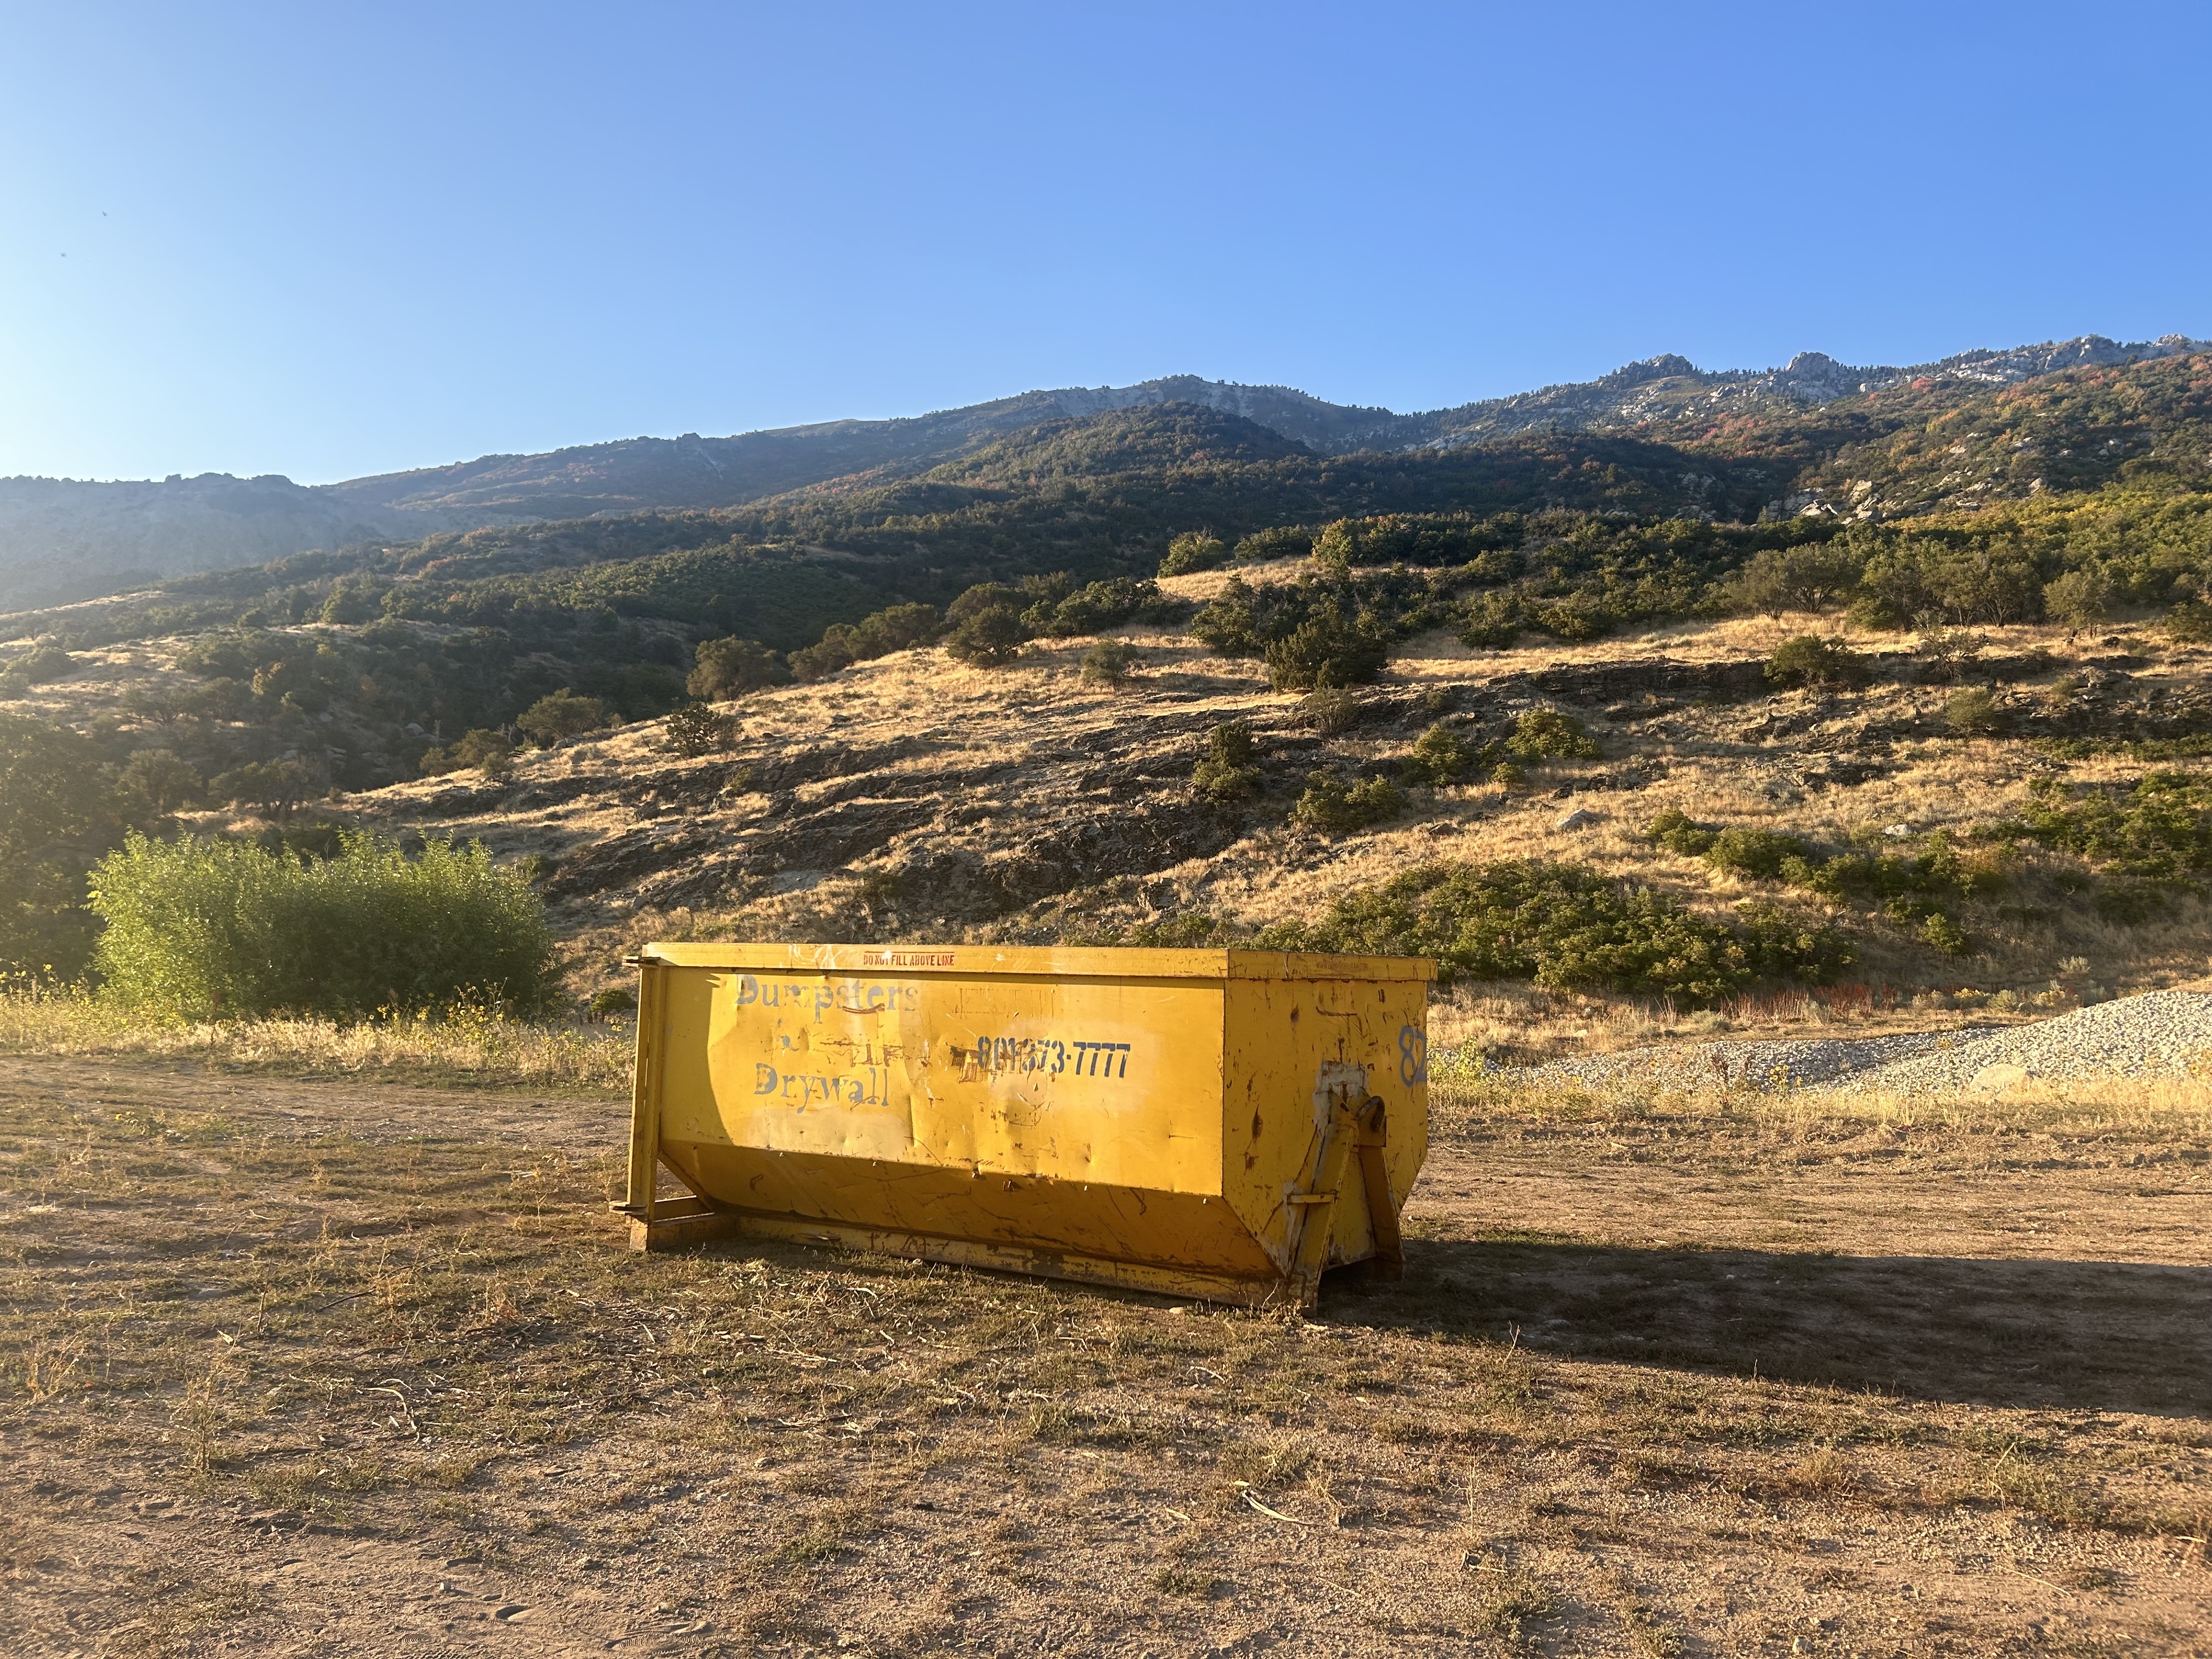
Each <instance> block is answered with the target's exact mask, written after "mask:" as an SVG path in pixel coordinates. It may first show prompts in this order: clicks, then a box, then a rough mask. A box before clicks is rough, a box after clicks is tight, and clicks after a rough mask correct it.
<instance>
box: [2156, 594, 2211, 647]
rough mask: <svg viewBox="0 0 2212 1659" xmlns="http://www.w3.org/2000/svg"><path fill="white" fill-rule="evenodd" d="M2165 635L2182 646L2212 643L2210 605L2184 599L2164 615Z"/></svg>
mask: <svg viewBox="0 0 2212 1659" xmlns="http://www.w3.org/2000/svg"><path fill="white" fill-rule="evenodd" d="M2166 637H2167V638H2168V639H2171V640H2174V641H2178V642H2179V643H2180V644H2183V645H2204V644H2208V643H2212V605H2207V604H2205V603H2204V601H2203V600H2202V599H2184V600H2183V601H2182V602H2181V603H2180V604H2179V605H2176V606H2174V607H2173V609H2172V610H2171V611H2167V612H2166Z"/></svg>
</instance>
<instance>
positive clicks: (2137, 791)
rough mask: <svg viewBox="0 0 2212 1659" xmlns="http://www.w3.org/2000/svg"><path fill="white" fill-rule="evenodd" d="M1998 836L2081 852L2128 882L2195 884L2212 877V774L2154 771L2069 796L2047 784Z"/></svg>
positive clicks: (2004, 826) (2058, 788)
mask: <svg viewBox="0 0 2212 1659" xmlns="http://www.w3.org/2000/svg"><path fill="white" fill-rule="evenodd" d="M2031 799H2032V804H2031V805H2030V806H2029V808H2028V810H2027V811H2026V812H2024V813H2023V814H2021V817H2019V818H2017V819H2015V820H2014V821H2012V822H2010V823H2002V824H1999V825H1998V826H1997V829H1996V834H1998V835H2000V836H2007V837H2011V836H2024V837H2027V838H2028V839H2030V840H2033V841H2038V842H2041V843H2042V844H2043V845H2045V847H2050V848H2056V849H2057V850H2059V851H2061V852H2067V853H2072V854H2076V855H2078V856H2080V857H2081V858H2084V859H2087V860H2088V861H2089V862H2090V863H2091V864H2093V865H2095V866H2099V868H2100V870H2102V871H2104V872H2106V873H2108V874H2109V875H2111V876H2112V877H2114V878H2120V879H2125V880H2133V881H2149V882H2162V883H2166V884H2175V885H2188V884H2190V878H2193V877H2197V876H2201V875H2203V874H2206V873H2207V872H2212V776H2207V775H2204V774H2202V773H2179V772H2154V773H2152V774H2150V775H2148V776H2147V777H2145V778H2143V779H2142V780H2141V781H2138V782H2136V783H2135V784H2133V785H2124V786H2121V787H2117V788H2096V787H2091V788H2087V789H2084V790H2081V791H2080V792H2078V793H2073V794H2070V795H2069V793H2067V792H2065V791H2063V790H2062V789H2061V788H2060V787H2059V786H2057V784H2055V783H2051V782H2049V781H2044V782H2040V783H2039V784H2038V785H2037V786H2035V788H2034V792H2033V796H2032V798H2031Z"/></svg>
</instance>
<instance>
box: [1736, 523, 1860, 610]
mask: <svg viewBox="0 0 2212 1659" xmlns="http://www.w3.org/2000/svg"><path fill="white" fill-rule="evenodd" d="M1865 564H1866V560H1865V556H1863V555H1862V554H1860V553H1858V552H1857V551H1856V550H1854V549H1853V548H1852V547H1851V546H1850V544H1848V543H1844V542H1842V541H1833V542H1814V543H1810V544H1805V545H1802V546H1798V547H1765V548H1761V549H1759V551H1757V552H1755V553H1753V555H1752V556H1751V557H1750V558H1748V559H1747V560H1745V561H1744V564H1743V568H1742V569H1741V570H1739V571H1738V572H1737V573H1736V574H1735V577H1734V578H1733V579H1731V580H1729V582H1728V583H1727V585H1726V586H1724V587H1723V590H1722V592H1723V602H1724V603H1725V604H1726V605H1728V606H1729V609H1730V610H1734V611H1753V612H1757V613H1759V614H1762V615H1765V616H1768V617H1773V618H1774V619H1775V620H1776V621H1777V622H1779V621H1780V620H1781V619H1782V617H1783V616H1784V613H1785V612H1788V611H1826V609H1827V608H1828V607H1829V606H1830V605H1839V604H1841V603H1842V602H1843V600H1844V597H1845V596H1846V595H1847V594H1849V593H1850V591H1851V589H1852V588H1853V587H1855V586H1857V584H1858V580H1859V573H1860V571H1861V570H1862V569H1863V568H1864V567H1865Z"/></svg>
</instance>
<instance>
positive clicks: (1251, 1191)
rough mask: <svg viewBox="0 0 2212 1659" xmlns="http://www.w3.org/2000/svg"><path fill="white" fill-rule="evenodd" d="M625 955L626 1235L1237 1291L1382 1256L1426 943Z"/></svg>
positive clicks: (1223, 1296) (1411, 1133)
mask: <svg viewBox="0 0 2212 1659" xmlns="http://www.w3.org/2000/svg"><path fill="white" fill-rule="evenodd" d="M639 963H640V973H641V985H640V987H639V995H638V1021H637V1080H636V1086H635V1097H634V1100H633V1104H632V1111H631V1133H630V1156H629V1196H628V1200H627V1201H626V1202H625V1203H623V1205H621V1206H618V1207H619V1208H621V1209H622V1210H623V1212H626V1213H627V1214H628V1215H629V1218H630V1242H631V1243H632V1245H633V1246H634V1247H635V1248H636V1249H641V1250H655V1249H671V1248H677V1247H680V1246H682V1245H685V1244H689V1243H695V1242H697V1241H700V1240H702V1239H705V1238H709V1237H720V1236H726V1235H730V1234H743V1233H757V1234H763V1235H769V1236H774V1237H783V1238H793V1239H800V1240H806V1241H811V1242H815V1243H825V1244H838V1245H845V1246H848V1247H852V1248H855V1249H867V1250H874V1251H878V1252H881V1253H884V1254H886V1255H901V1256H909V1257H922V1258H927V1259H928V1260H931V1261H957V1262H964V1263H967V1264H969V1265H970V1266H974V1267H996V1268H1007V1269H1012V1270H1015V1271H1018V1272H1022V1273H1043V1274H1048V1275H1051V1276H1053V1277H1056V1278H1061V1279H1085V1280H1089V1281H1091V1282H1094V1283H1098V1284H1105V1285H1127V1286H1130V1287H1133V1288H1135V1289H1139V1290H1146V1291H1161V1292H1164V1293H1167V1294H1170V1295H1177V1296H1193V1297H1207V1298H1211V1299H1213V1300H1217V1301H1229V1302H1238V1303H1244V1304H1255V1305H1256V1304H1262V1303H1267V1302H1289V1303H1295V1304H1300V1305H1304V1304H1310V1303H1311V1302H1312V1301H1313V1299H1314V1297H1315V1296H1316V1293H1317V1291H1318V1290H1319V1285H1320V1279H1321V1275H1322V1271H1323V1270H1324V1269H1325V1268H1328V1267H1336V1266H1340V1265H1342V1264H1346V1263H1350V1262H1359V1261H1364V1262H1367V1263H1369V1264H1370V1272H1375V1273H1383V1274H1386V1275H1395V1273H1396V1271H1397V1270H1398V1269H1399V1267H1400V1266H1401V1264H1402V1261H1403V1254H1402V1252H1401V1249H1400V1245H1399V1235H1398V1211H1399V1207H1400V1206H1401V1205H1402V1204H1403V1203H1404V1202H1405V1199H1406V1194H1407V1191H1408V1189H1409V1188H1411V1187H1412V1186H1413V1178H1414V1176H1417V1175H1418V1174H1419V1172H1420V1168H1421V1161H1422V1159H1423V1158H1425V1157H1426V1155H1427V1152H1428V1064H1427V1005H1428V981H1430V980H1431V978H1432V977H1433V976H1434V973H1435V969H1434V964H1432V963H1429V962H1427V961H1425V960H1415V959H1410V958H1405V957H1328V956H1296V955H1286V954H1285V953H1283V952H1280V951H1124V950H1050V949H1019V948H1012V947H1002V946H997V945H902V946H880V945H651V946H648V947H647V949H646V950H645V951H643V952H642V953H641V957H640V958H639ZM663 1171H667V1172H671V1173H673V1174H674V1176H676V1177H677V1179H678V1181H680V1182H681V1183H682V1184H683V1185H684V1187H685V1188H689V1192H688V1194H684V1195H681V1196H671V1195H670V1194H667V1193H665V1192H664V1191H662V1190H661V1188H662V1186H663V1182H661V1180H660V1176H661V1174H662V1172H663Z"/></svg>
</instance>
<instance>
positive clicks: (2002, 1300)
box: [1321, 1239, 2212, 1413]
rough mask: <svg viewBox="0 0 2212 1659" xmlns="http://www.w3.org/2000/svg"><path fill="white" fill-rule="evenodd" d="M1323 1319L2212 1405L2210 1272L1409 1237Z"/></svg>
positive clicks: (1594, 1350)
mask: <svg viewBox="0 0 2212 1659" xmlns="http://www.w3.org/2000/svg"><path fill="white" fill-rule="evenodd" d="M1406 1254H1407V1269H1406V1278H1405V1279H1404V1280H1403V1281H1402V1282H1401V1283H1400V1284H1397V1285H1380V1286H1374V1287H1361V1286H1359V1285H1358V1281H1357V1279H1356V1278H1355V1277H1353V1276H1352V1275H1350V1274H1346V1275H1344V1276H1343V1278H1344V1279H1345V1283H1344V1285H1342V1286H1341V1287H1340V1286H1339V1285H1338V1284H1337V1276H1334V1275H1333V1276H1332V1278H1331V1279H1330V1281H1329V1285H1328V1291H1327V1292H1326V1298H1325V1300H1324V1302H1323V1304H1322V1313H1321V1317H1322V1318H1323V1319H1324V1320H1326V1321H1328V1322H1332V1323H1337V1324H1343V1325H1354V1326H1357V1325H1371V1326H1383V1327H1395V1328H1405V1329H1414V1330H1424V1331H1441V1332H1445V1333H1449V1334H1456V1335H1465V1336H1479V1337H1482V1338H1486V1339H1495V1340H1506V1339H1508V1338H1510V1336H1511V1335H1512V1334H1513V1333H1514V1332H1515V1331H1516V1330H1517V1331H1518V1332H1519V1340H1520V1341H1521V1343H1522V1346H1525V1347H1528V1348H1530V1349H1532V1350H1534V1351H1535V1352H1545V1353H1555V1354H1560V1355H1573V1356H1574V1357H1576V1358H1596V1359H1616V1360H1632V1361H1634V1362H1637V1363H1638V1364H1648V1365H1662V1366H1679V1367H1683V1368H1686V1369H1692V1370H1704V1371H1712V1372H1720V1373H1725V1374H1729V1375H1733V1376H1753V1375H1757V1376H1763V1377H1771V1378H1773V1379H1775V1380H1777V1381H1786V1382H1796V1383H1830V1384H1833V1385H1836V1386H1838V1387H1841V1388H1847V1389H1877V1390H1880V1391H1881V1392H1884V1393H1887V1394H1894V1395H1902V1396H1905V1397H1909V1398H1915V1399H1921V1400H1930V1401H1960V1402H1971V1403H1974V1404H1979V1405H1990V1406H2008V1407H2059V1408H2065V1409H2071V1410H2077V1411H2142V1412H2188V1413H2205V1412H2212V1268H2204V1267H2164V1266H2154V1265H2144V1264H2139V1263H2132V1262H2115V1261H1983V1260H1962V1259H1952V1258H1942V1257H1914V1256H1874V1257H1855V1256H1832V1255H1782V1254H1768V1253H1762V1252H1758V1251H1746V1250H1674V1249H1602V1248H1598V1247H1595V1246H1589V1245H1573V1244H1546V1243H1519V1242H1514V1243H1490V1242H1476V1241H1467V1240H1436V1239H1408V1240H1407V1243H1406Z"/></svg>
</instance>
